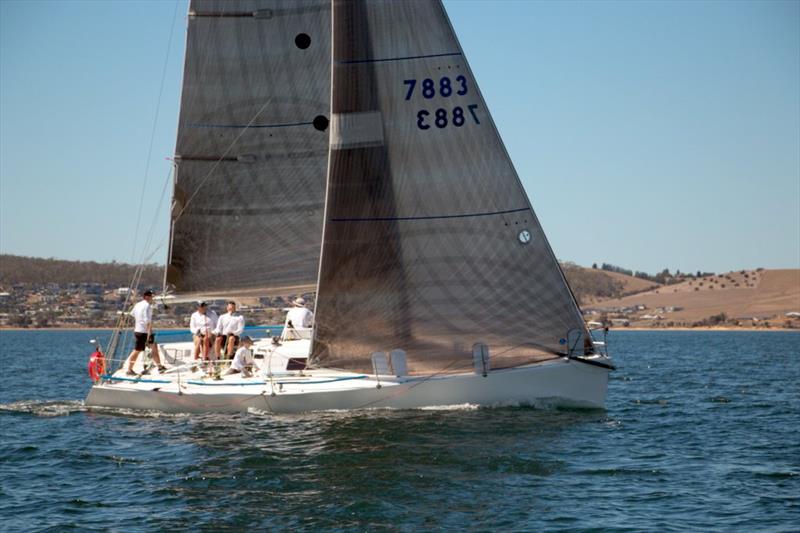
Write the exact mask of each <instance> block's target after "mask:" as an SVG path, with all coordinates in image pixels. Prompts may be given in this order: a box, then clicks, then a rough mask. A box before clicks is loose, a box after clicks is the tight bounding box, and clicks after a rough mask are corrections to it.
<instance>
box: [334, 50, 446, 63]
mask: <svg viewBox="0 0 800 533" xmlns="http://www.w3.org/2000/svg"><path fill="white" fill-rule="evenodd" d="M460 55H462V53H461V52H448V53H446V54H427V55H422V56H406V57H383V58H378V59H345V60H340V61H336V64H337V65H354V64H358V63H385V62H387V61H407V60H409V59H428V58H431V57H450V56H460Z"/></svg>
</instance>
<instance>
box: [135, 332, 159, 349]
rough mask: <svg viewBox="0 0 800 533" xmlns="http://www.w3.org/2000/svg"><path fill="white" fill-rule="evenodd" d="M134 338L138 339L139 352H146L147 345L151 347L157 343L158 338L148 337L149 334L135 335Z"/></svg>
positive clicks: (137, 347)
mask: <svg viewBox="0 0 800 533" xmlns="http://www.w3.org/2000/svg"><path fill="white" fill-rule="evenodd" d="M133 336H134V337H135V338H136V351H137V352H141V351H142V350H144V347H145V345H147V346H150V345H152V344H155V342H156V336H155V335H152V334H151V335H150V336H149V337H148V336H147V333H134V334H133Z"/></svg>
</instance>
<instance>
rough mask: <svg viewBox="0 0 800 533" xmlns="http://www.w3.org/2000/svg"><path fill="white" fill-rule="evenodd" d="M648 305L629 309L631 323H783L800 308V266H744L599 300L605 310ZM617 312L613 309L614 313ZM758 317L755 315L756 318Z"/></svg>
mask: <svg viewBox="0 0 800 533" xmlns="http://www.w3.org/2000/svg"><path fill="white" fill-rule="evenodd" d="M636 306H644V309H641V310H639V311H637V312H627V313H626V316H627V318H629V319H630V320H631V325H638V326H643V325H650V324H655V323H658V322H660V323H673V325H693V324H697V323H703V322H705V323H707V324H708V325H723V324H736V323H738V324H739V325H747V324H751V323H752V324H755V325H757V324H758V322H762V321H765V320H772V321H773V322H774V323H775V325H781V324H782V323H783V322H785V321H786V320H787V317H786V313H795V312H800V269H782V270H765V269H757V270H740V271H737V272H728V273H725V274H712V275H706V276H702V277H699V278H693V279H686V280H684V281H682V282H680V283H676V284H673V285H662V286H659V287H657V288H653V289H652V290H647V291H644V292H640V293H637V294H634V295H631V296H625V297H619V298H610V299H605V300H601V301H598V302H595V303H594V304H593V305H592V306H591V307H594V308H596V309H601V310H611V309H614V308H631V307H636ZM609 316H613V312H612V313H609ZM754 318H755V319H757V320H755V321H754V320H753V319H754Z"/></svg>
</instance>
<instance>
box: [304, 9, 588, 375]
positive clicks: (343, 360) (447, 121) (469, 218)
mask: <svg viewBox="0 0 800 533" xmlns="http://www.w3.org/2000/svg"><path fill="white" fill-rule="evenodd" d="M333 61H334V64H333V86H332V116H331V136H330V147H331V153H330V166H329V171H328V190H327V207H326V214H325V225H324V237H323V247H322V259H321V267H320V279H319V287H318V294H317V307H316V328H317V330H316V338H315V343H314V348H313V354H312V355H313V359H314V360H315V362H316V364H318V365H321V366H330V367H337V368H344V369H350V370H355V371H360V372H371V371H372V363H371V360H370V354H371V353H373V352H382V351H389V350H392V349H403V350H405V351H406V352H407V363H408V370H409V372H410V373H412V374H420V373H426V374H428V373H434V372H442V373H450V372H469V371H471V370H472V365H473V359H472V346H473V344H475V343H484V344H486V345H487V346H488V348H489V350H490V351H491V354H492V363H491V364H492V369H493V370H494V369H498V368H504V367H511V366H516V365H520V364H526V363H531V362H536V361H540V360H542V359H546V358H551V357H554V356H555V354H563V353H566V351H567V350H568V349H569V348H571V347H573V346H574V347H576V348H577V349H578V350H579V351H580V352H581V353H582V352H583V342H584V334H585V327H584V325H583V320H582V318H581V315H580V311H579V309H578V307H577V304H576V302H575V299H574V297H573V295H572V293H571V292H570V289H569V287H568V285H567V283H566V281H565V279H564V276H563V274H562V272H561V269H560V267H559V266H558V263H557V261H556V258H555V257H554V255H553V253H552V250H551V249H550V247H549V245H548V243H547V240H546V238H545V236H544V233H543V232H542V228H541V226H540V224H539V222H538V220H537V218H536V216H535V215H534V213H533V211H532V209H531V207H530V204H529V201H528V198H527V196H526V195H525V192H524V190H523V188H522V186H521V183H520V180H519V178H518V176H517V174H516V172H515V170H514V168H513V166H512V164H511V162H510V160H509V157H508V154H507V153H506V150H505V148H504V146H503V144H502V141H501V140H500V137H499V135H498V133H497V131H496V129H495V126H494V124H493V121H492V118H491V116H490V115H489V112H488V109H487V108H486V104H485V102H484V101H483V98H482V97H481V94H480V91H479V90H478V86H477V84H476V82H475V78H474V77H473V75H472V72H471V71H470V69H469V66H468V65H467V62H466V59H465V57H464V54H463V51H462V49H461V47H460V45H459V43H458V41H457V39H456V37H455V34H454V32H453V30H452V28H451V26H450V23H449V20H448V18H447V15H446V14H445V12H444V8H443V6H442V5H441V4H440V3H439V2H419V1H411V0H405V1H397V0H389V1H378V0H376V1H372V2H354V1H349V0H336V1H334V3H333Z"/></svg>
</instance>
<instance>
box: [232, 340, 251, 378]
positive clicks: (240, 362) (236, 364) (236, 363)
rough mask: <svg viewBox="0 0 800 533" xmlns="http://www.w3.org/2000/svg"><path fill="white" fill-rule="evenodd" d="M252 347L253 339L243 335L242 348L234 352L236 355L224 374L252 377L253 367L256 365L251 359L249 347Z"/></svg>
mask: <svg viewBox="0 0 800 533" xmlns="http://www.w3.org/2000/svg"><path fill="white" fill-rule="evenodd" d="M251 346H253V339H251V338H250V337H248V336H247V335H245V336H244V337H242V346H241V347H240V348H239V349H238V350H236V355H235V356H234V357H233V362H232V363H231V367H230V369H228V371H227V372H226V374H239V373H241V374H242V376H244V377H246V378H249V377H251V376H252V375H253V367H254V365H255V364H256V361H255V359H254V358H253V351H252V350H251V349H250V347H251Z"/></svg>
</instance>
